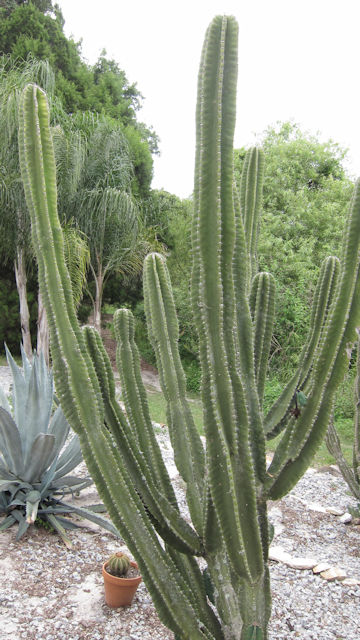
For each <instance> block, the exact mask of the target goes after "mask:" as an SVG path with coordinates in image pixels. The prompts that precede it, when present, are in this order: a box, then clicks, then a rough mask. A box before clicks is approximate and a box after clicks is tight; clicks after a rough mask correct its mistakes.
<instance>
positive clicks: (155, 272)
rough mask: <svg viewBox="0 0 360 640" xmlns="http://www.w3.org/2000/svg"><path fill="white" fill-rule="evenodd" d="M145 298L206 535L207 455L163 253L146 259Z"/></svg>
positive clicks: (172, 426) (199, 525) (191, 494)
mask: <svg viewBox="0 0 360 640" xmlns="http://www.w3.org/2000/svg"><path fill="white" fill-rule="evenodd" d="M144 301H145V312H146V318H147V323H148V329H149V336H150V340H151V342H152V345H153V347H154V350H155V354H156V361H157V366H158V370H159V376H160V384H161V388H162V390H163V394H164V397H165V400H166V403H167V417H168V427H169V434H170V439H171V443H172V446H173V449H174V460H175V464H176V466H177V468H178V470H179V473H180V475H181V476H182V478H183V479H184V481H185V482H186V483H187V489H186V494H187V501H188V505H189V510H190V514H191V517H192V520H193V523H194V526H195V528H196V530H197V531H198V532H199V534H200V535H202V533H203V497H204V474H205V464H204V458H205V456H204V450H203V445H202V442H201V440H200V436H199V433H198V431H197V429H196V426H195V423H194V420H193V417H192V413H191V410H190V407H189V404H188V401H187V399H186V382H185V375H184V371H183V368H182V365H181V361H180V356H179V350H178V339H179V328H178V323H177V318H176V311H175V304H174V300H173V296H172V291H171V285H170V277H169V274H168V271H167V268H166V265H165V262H164V259H163V257H162V256H160V255H159V254H150V255H149V256H147V258H146V259H145V263H144Z"/></svg>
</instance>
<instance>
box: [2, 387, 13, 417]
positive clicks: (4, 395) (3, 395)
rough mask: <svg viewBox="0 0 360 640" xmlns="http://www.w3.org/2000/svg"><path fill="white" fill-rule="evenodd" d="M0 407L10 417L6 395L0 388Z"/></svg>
mask: <svg viewBox="0 0 360 640" xmlns="http://www.w3.org/2000/svg"><path fill="white" fill-rule="evenodd" d="M0 407H2V408H3V409H5V411H7V412H8V413H10V415H11V409H10V405H9V401H8V398H7V395H6V393H5V391H4V389H3V388H2V387H0Z"/></svg>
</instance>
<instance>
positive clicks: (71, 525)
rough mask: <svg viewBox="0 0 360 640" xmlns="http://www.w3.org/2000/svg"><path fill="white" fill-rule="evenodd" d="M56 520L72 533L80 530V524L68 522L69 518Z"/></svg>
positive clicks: (59, 517) (58, 517) (57, 517)
mask: <svg viewBox="0 0 360 640" xmlns="http://www.w3.org/2000/svg"><path fill="white" fill-rule="evenodd" d="M56 519H57V521H58V522H59V523H60V524H61V526H62V527H63V528H64V529H69V530H70V531H71V530H74V529H79V525H78V524H76V523H75V522H71V520H67V518H62V517H61V516H56Z"/></svg>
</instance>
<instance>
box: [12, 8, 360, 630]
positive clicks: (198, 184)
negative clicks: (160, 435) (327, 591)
mask: <svg viewBox="0 0 360 640" xmlns="http://www.w3.org/2000/svg"><path fill="white" fill-rule="evenodd" d="M237 40H238V27H237V23H236V21H235V19H234V18H232V17H226V16H218V17H216V18H215V19H214V20H213V22H212V23H211V25H210V26H209V28H208V30H207V33H206V38H205V43H204V47H203V51H202V57H201V64H200V72H199V86H198V102H197V112H196V123H197V145H196V169H195V191H194V223H193V232H192V236H193V238H192V240H193V271H192V282H191V291H192V304H193V312H194V316H195V321H196V326H197V331H198V334H199V343H200V360H201V367H202V402H203V420H204V431H205V436H206V447H205V448H204V447H203V444H202V441H201V439H200V436H199V434H198V432H197V429H196V427H195V425H194V422H193V418H192V415H191V411H190V409H189V404H188V402H187V399H186V395H185V376H184V372H183V369H182V366H181V361H180V357H179V352H178V337H179V332H178V323H177V318H176V313H175V306H174V300H173V295H172V291H171V285H170V279H169V275H168V271H167V268H166V264H165V261H164V259H163V257H161V256H160V255H158V254H151V255H149V256H148V257H147V258H146V260H145V264H144V298H145V307H146V316H147V321H148V327H149V334H150V337H151V340H152V344H153V346H154V349H155V352H156V358H157V365H158V369H159V374H160V381H161V386H162V390H163V393H164V396H165V398H166V402H167V416H168V427H169V434H170V438H171V443H172V446H173V449H174V456H175V463H176V466H177V468H178V471H179V474H180V476H181V477H182V479H183V480H184V482H185V484H186V498H187V504H188V507H189V513H190V518H191V520H189V519H187V518H185V517H183V516H182V515H181V513H180V509H179V506H178V503H177V500H176V496H175V493H174V490H173V487H172V484H171V482H170V479H169V475H168V472H167V469H166V467H165V464H164V462H163V459H162V456H161V452H160V449H159V446H158V443H157V440H156V437H155V435H154V430H153V426H152V424H151V420H150V415H149V410H148V405H147V401H146V392H145V389H144V387H143V383H142V379H141V373H140V360H139V354H138V350H137V347H136V344H135V342H134V320H133V317H132V315H131V312H130V311H129V310H127V309H123V310H119V311H117V312H116V314H115V317H114V325H115V333H116V338H117V341H118V349H117V364H118V368H119V372H120V378H121V385H122V389H123V394H124V401H125V407H126V413H124V412H123V411H122V410H121V408H120V406H119V404H118V403H117V401H116V399H115V384H114V378H113V374H112V370H111V366H110V362H109V359H108V357H107V355H106V353H105V350H104V348H103V345H102V342H101V339H100V337H99V335H98V334H97V333H96V332H95V331H94V330H93V329H91V328H85V329H84V330H81V329H80V328H79V326H78V323H77V321H76V316H75V310H74V307H73V300H72V295H71V284H70V279H69V276H68V273H67V271H66V268H65V263H64V257H63V240H62V235H61V229H60V225H59V221H58V217H57V210H56V176H55V162H54V156H53V149H52V141H51V135H50V129H49V113H48V107H47V102H46V96H45V95H44V93H43V92H42V90H40V89H39V88H38V87H36V86H34V85H30V86H28V87H27V88H26V89H25V91H24V95H23V101H22V106H21V125H20V158H21V167H22V175H23V181H24V186H25V191H26V197H27V203H28V207H29V209H30V212H31V217H32V233H33V243H34V247H35V250H36V253H37V258H38V267H39V282H40V288H41V293H42V296H43V298H44V303H45V306H46V310H47V315H48V319H49V324H50V332H51V353H52V359H53V367H54V377H55V382H56V390H57V393H58V395H59V397H60V399H61V403H62V406H63V409H64V412H65V414H66V417H67V419H68V421H69V422H70V424H71V426H72V427H73V429H74V430H75V431H76V432H77V433H78V434H79V437H80V441H81V447H82V451H83V455H84V458H85V460H86V463H87V465H88V468H89V471H90V473H91V475H92V477H93V479H94V481H95V483H96V486H97V488H98V490H99V493H100V495H101V497H102V499H103V501H104V503H105V505H106V506H107V508H108V511H109V514H110V516H111V518H112V520H113V522H114V524H115V526H116V527H117V528H118V530H119V531H120V532H121V534H122V536H123V538H124V540H125V541H126V544H127V545H128V547H129V549H130V551H131V553H132V554H133V555H134V557H135V558H136V560H137V562H138V565H139V569H140V572H141V574H142V576H143V578H144V581H145V583H146V585H147V587H148V589H149V591H150V593H151V596H152V598H153V601H154V603H155V606H156V608H157V610H158V613H159V615H160V618H161V619H162V620H163V621H164V623H165V624H166V625H167V626H168V627H169V628H170V629H172V630H173V632H174V633H175V637H177V638H182V639H189V640H190V639H191V640H198V639H199V640H200V639H202V640H203V639H204V638H206V639H208V640H266V638H267V637H268V633H267V627H268V621H269V618H270V613H271V596H270V581H269V570H268V549H269V542H270V540H269V525H268V520H267V511H266V503H267V500H277V499H278V498H280V497H281V496H283V495H284V494H286V493H287V492H288V491H289V490H290V489H291V488H292V487H293V486H294V485H295V484H296V482H297V481H298V479H299V478H300V477H301V476H302V475H303V473H304V472H305V470H306V468H307V467H308V465H309V463H310V461H311V459H312V457H313V455H314V453H315V451H316V449H317V447H318V446H319V444H320V443H321V441H322V439H323V437H324V435H325V432H326V429H327V426H328V422H329V417H330V415H331V410H332V403H333V398H334V393H335V390H336V388H337V386H338V384H339V382H340V381H341V380H342V378H343V375H344V372H345V370H346V367H347V356H346V346H347V344H348V343H349V342H352V341H353V340H354V335H355V328H356V325H357V324H358V323H359V306H360V295H359V286H360V280H359V279H358V277H357V273H358V268H359V244H360V215H359V214H360V193H359V185H357V186H356V189H355V193H354V196H353V201H352V204H351V207H350V215H349V220H348V223H347V226H346V230H345V234H344V246H343V255H342V258H341V263H340V262H339V261H338V260H337V259H336V258H328V259H327V260H326V261H325V263H324V264H323V266H322V269H321V273H320V278H319V282H318V285H317V289H316V292H315V295H314V301H313V308H312V312H311V323H310V331H309V337H308V340H307V342H306V345H305V346H304V349H303V352H302V354H301V355H300V359H299V366H298V369H297V370H296V371H294V375H293V378H292V379H291V380H290V381H289V383H288V385H287V386H286V388H285V389H284V390H283V392H282V394H281V396H280V397H279V398H278V400H277V401H276V402H275V403H274V406H273V407H272V408H271V409H270V411H269V412H268V414H267V415H266V416H264V415H263V409H262V405H263V393H264V384H265V374H266V368H267V360H268V355H269V350H270V341H271V334H272V325H273V317H274V288H275V287H274V281H273V278H272V277H271V276H270V275H269V274H268V273H256V240H257V234H258V227H259V210H260V201H261V189H262V179H263V167H264V158H263V153H262V151H261V150H260V149H257V148H254V149H251V150H250V151H249V152H248V154H247V156H246V161H245V167H244V172H243V176H242V179H241V184H240V185H234V181H233V133H234V125H235V111H236V80H237V58H238V54H237ZM300 393H301V394H302V395H301V396H300V395H299V394H300ZM305 396H306V398H307V401H306V402H305V401H304V397H305ZM297 398H299V399H300V398H301V399H302V400H303V401H302V402H301V403H299V405H298V404H296V399H297ZM295 408H296V411H295V410H294V409H295ZM281 432H282V434H283V435H282V438H281V440H280V442H279V444H278V446H277V449H276V452H275V455H274V458H273V460H272V462H271V464H270V466H269V467H268V468H267V464H266V456H265V447H266V439H267V438H271V437H273V436H275V435H277V434H279V433H281ZM197 558H203V559H204V560H205V562H206V569H205V570H204V571H201V569H200V566H201V567H202V566H203V564H201V563H200V564H199V562H198V561H197ZM209 585H210V586H209ZM210 600H211V602H213V603H214V605H215V606H213V605H212V604H211V603H210Z"/></svg>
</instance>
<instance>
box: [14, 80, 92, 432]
mask: <svg viewBox="0 0 360 640" xmlns="http://www.w3.org/2000/svg"><path fill="white" fill-rule="evenodd" d="M19 154H20V166H21V173H22V177H23V182H24V189H25V195H26V201H27V204H28V208H29V211H30V215H31V219H32V234H33V241H34V242H33V244H34V246H35V247H37V249H38V254H39V261H38V265H39V280H40V281H41V282H42V283H43V284H42V287H43V289H44V295H45V297H46V301H47V306H48V307H49V312H48V317H49V323H50V330H51V331H52V334H53V351H54V349H55V352H56V355H58V356H59V357H54V373H55V372H56V367H57V368H58V370H59V371H61V374H62V375H61V376H58V378H61V381H60V380H59V382H60V388H58V393H59V394H60V395H61V399H62V403H63V405H64V408H65V406H66V407H67V409H66V411H67V413H68V415H69V414H70V413H71V415H73V417H74V419H73V422H75V421H76V423H77V424H78V425H80V424H81V423H82V421H83V420H84V416H83V415H81V414H82V411H83V409H81V403H79V401H78V398H79V396H80V395H81V394H83V393H86V391H87V390H89V392H90V393H91V396H92V397H93V398H96V399H97V400H98V401H99V388H98V384H97V380H96V376H95V372H94V371H93V369H91V368H90V376H89V373H88V370H87V367H88V365H89V363H86V362H85V358H84V352H85V349H84V345H83V341H82V339H81V334H80V331H79V329H78V326H77V321H76V315H75V310H74V307H73V303H72V299H71V297H72V291H71V282H70V278H69V275H68V273H67V270H66V266H65V261H64V254H63V241H62V234H61V227H60V223H59V220H58V217H57V206H56V197H57V196H56V180H55V175H56V174H55V159H54V151H53V147H52V140H51V134H50V128H49V111H48V106H47V101H46V96H45V94H44V92H43V91H42V90H41V89H39V88H38V87H36V86H35V85H28V86H27V87H26V88H25V90H24V92H23V97H22V102H21V107H20V129H19ZM30 157H31V158H32V160H31V163H30V162H29V161H28V159H29V158H30ZM35 213H36V214H37V215H35ZM50 291H57V295H56V296H55V295H52V294H50V293H49V292H50ZM64 310H66V312H65V313H64ZM54 317H62V322H61V323H60V325H59V326H58V327H57V328H56V329H55V327H54V325H53V318H54ZM64 349H66V350H67V352H68V354H69V355H68V356H67V358H64ZM53 355H54V354H53ZM89 377H90V379H89ZM69 389H73V390H74V392H75V393H74V396H75V400H73V393H72V392H70V391H69ZM91 404H92V403H91ZM88 407H89V409H88V411H86V413H87V412H88V413H89V415H87V418H88V419H89V418H90V415H91V412H92V409H93V408H92V407H90V404H89V405H88ZM95 415H96V416H99V418H100V416H101V405H100V404H98V402H97V403H96V414H95ZM92 419H93V420H94V414H93V418H92Z"/></svg>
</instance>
